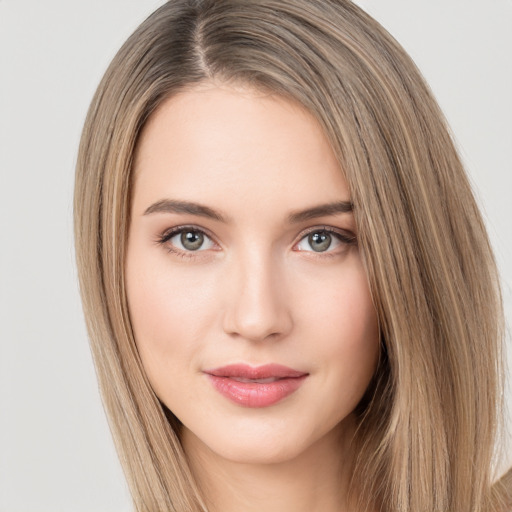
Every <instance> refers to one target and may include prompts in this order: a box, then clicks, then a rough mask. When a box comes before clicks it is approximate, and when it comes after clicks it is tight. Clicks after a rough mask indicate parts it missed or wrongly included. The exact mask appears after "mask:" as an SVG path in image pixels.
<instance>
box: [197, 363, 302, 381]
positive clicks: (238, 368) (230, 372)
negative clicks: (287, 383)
mask: <svg viewBox="0 0 512 512" xmlns="http://www.w3.org/2000/svg"><path fill="white" fill-rule="evenodd" d="M204 373H207V374H208V375H213V376H215V377H234V378H242V379H269V378H272V377H273V378H277V379H287V378H288V379H291V378H297V377H303V376H305V375H308V374H307V372H301V371H298V370H294V369H293V368H288V367H287V366H283V365H280V364H265V365H262V366H250V365H248V364H229V365H227V366H221V367H218V368H213V369H208V370H204Z"/></svg>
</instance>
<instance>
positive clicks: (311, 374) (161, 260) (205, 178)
mask: <svg viewBox="0 0 512 512" xmlns="http://www.w3.org/2000/svg"><path fill="white" fill-rule="evenodd" d="M350 201H351V198H350V193H349V190H348V187H347V183H346V182H345V179H344V178H343V175H342V172H341V170H340V168H339V166H338V164H337V162H336V160H335V157H334V154H333V152H332V150H331V149H330V146H329V143H328V141H327V140H326V138H325V136H324V134H323V132H322V130H321V129H320V127H319V125H318V124H317V122H316V121H315V120H314V119H313V117H312V116H311V115H310V114H308V113H306V112H305V111H304V110H303V109H302V108H300V107H299V106H297V105H296V104H294V103H292V102H289V101H287V100H284V99H282V98H280V97H276V96H271V95H265V94H263V93H258V92H255V91H252V90H251V89H245V88H233V87H231V86H215V85H212V84H206V85H201V86H200V87H196V88H194V89H191V90H188V91H186V92H182V93H180V94H178V95H176V96H174V97H172V98H171V99H169V100H167V101H166V102H165V103H164V104H163V105H162V106H161V107H160V108H159V109H158V110H157V112H156V113H155V114H154V115H153V116H152V117H151V119H150V121H149V123H148V124H147V126H146V127H145V129H144V132H143V135H142V138H141V141H140V145H139V148H138V153H137V157H136V162H135V181H134V193H133V204H132V218H131V225H130V232H129V243H128V253H127V261H126V280H127V293H128V302H129V308H130V314H131V319H132V323H133V329H134V333H135V338H136V342H137V346H138V349H139V352H140V356H141V358H142V362H143V365H144V368H145V371H146V372H147V375H148V378H149V380H150V382H151V385H152V387H153V389H154V391H155V393H156V394H157V395H158V397H159V399H160V400H161V401H162V402H163V403H164V404H165V405H166V406H167V407H168V408H169V409H170V410H171V411H172V412H173V413H174V414H175V415H176V416H177V417H178V418H179V419H180V420H181V422H182V423H183V425H184V433H183V435H184V437H185V439H186V440H187V442H189V443H193V444H195V446H196V448H198V447H199V449H201V447H202V448H204V449H205V450H206V451H209V452H210V453H214V454H216V455H218V456H221V457H223V458H227V459H229V460H234V461H243V462H265V461H266V462H276V461H284V460H287V459H291V458H293V457H295V456H298V455H299V454H300V453H301V452H304V451H305V450H308V449H309V448H310V447H312V446H314V445H315V444H316V443H317V442H318V441H320V440H322V439H327V438H332V439H334V438H336V436H335V435H333V433H336V432H339V431H341V430H343V425H346V424H348V422H349V420H350V416H351V413H352V411H353V410H354V408H355V407H356V405H357V404H358V402H359V401H360V399H361V397H362V396H363V394H364V392H365V390H366V388H367V386H368V384H369V381H370V379H371V377H372V375H373V373H374V370H375V367H376V362H377V358H378V346H379V336H378V327H377V320H376V313H375V310H374V307H373V304H372V300H371V298H370V293H369V289H368V284H367V280H366V275H365V271H364V269H363V265H362V262H361V257H360V254H359V251H358V247H357V239H356V237H357V233H356V226H355V223H354V218H353V214H352V212H351V211H350Z"/></svg>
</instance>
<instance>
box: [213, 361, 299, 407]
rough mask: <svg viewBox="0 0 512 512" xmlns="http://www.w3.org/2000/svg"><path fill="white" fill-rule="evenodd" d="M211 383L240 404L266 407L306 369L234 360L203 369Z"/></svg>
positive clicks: (293, 388)
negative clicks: (235, 361)
mask: <svg viewBox="0 0 512 512" xmlns="http://www.w3.org/2000/svg"><path fill="white" fill-rule="evenodd" d="M204 373H205V374H206V376H207V377H208V379H209V380H210V382H211V384H212V385H213V387H214V388H215V389H216V390H217V391H218V392H219V393H220V394H221V395H223V396H224V397H226V398H228V399H229V400H231V401H232V402H234V403H236V404H237V405H240V406H244V407H269V406H271V405H274V404H276V403H278V402H280V401H281V400H283V399H284V398H286V397H288V396H289V395H291V394H292V393H294V392H295V391H296V390H297V389H299V387H300V386H301V385H302V383H303V382H304V380H305V379H306V378H307V376H308V373H306V372H301V371H298V370H294V369H292V368H288V367H287V366H282V365H278V364H268V365H264V366H257V367H253V366H249V365H245V364H234V365H228V366H223V367H220V368H214V369H211V370H205V371H204Z"/></svg>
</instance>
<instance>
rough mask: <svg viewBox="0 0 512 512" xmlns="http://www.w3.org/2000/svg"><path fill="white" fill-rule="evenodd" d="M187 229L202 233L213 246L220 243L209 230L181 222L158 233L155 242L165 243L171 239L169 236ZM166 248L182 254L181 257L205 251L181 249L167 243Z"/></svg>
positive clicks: (171, 236) (192, 255)
mask: <svg viewBox="0 0 512 512" xmlns="http://www.w3.org/2000/svg"><path fill="white" fill-rule="evenodd" d="M187 230H189V231H196V232H198V233H202V234H203V235H204V236H205V237H207V238H208V239H209V240H211V242H212V243H213V244H214V245H215V246H217V247H220V244H219V243H218V242H217V240H216V239H215V237H214V236H213V235H212V234H211V233H210V232H209V230H207V229H205V228H202V227H199V226H195V225H193V224H183V225H180V226H174V227H172V228H168V229H166V230H165V231H163V232H162V233H161V234H160V235H158V237H157V239H156V243H157V244H159V245H167V244H168V242H169V240H171V238H173V237H174V236H176V235H179V234H180V233H182V232H183V231H187ZM167 248H168V250H169V252H172V253H175V254H179V255H182V256H183V257H194V256H197V255H198V254H199V253H201V252H205V251H201V250H198V251H183V250H182V249H180V248H179V247H175V246H172V247H171V246H170V245H168V247H167ZM209 250H212V249H209ZM213 250H217V249H213Z"/></svg>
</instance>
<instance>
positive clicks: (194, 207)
mask: <svg viewBox="0 0 512 512" xmlns="http://www.w3.org/2000/svg"><path fill="white" fill-rule="evenodd" d="M353 210H354V205H353V204H352V203H351V202H350V201H336V202H334V203H327V204H321V205H318V206H313V207H312V208H307V209H306V210H300V211H295V212H292V213H290V214H289V215H288V222H289V223H290V224H297V223H299V222H304V221H306V220H311V219H316V218H317V217H324V216H327V215H336V214H337V213H350V212H352V211H353ZM152 213H188V214H190V215H197V216H199V217H206V218H209V219H213V220H217V221H219V222H223V223H227V222H228V221H229V218H228V217H226V216H225V215H223V214H222V213H220V212H219V211H217V210H214V209H213V208H210V207H209V206H204V205H201V204H198V203H193V202H190V201H178V200H175V199H162V200H160V201H157V202H156V203H154V204H152V205H151V206H150V207H149V208H147V209H146V210H145V211H144V215H150V214H152Z"/></svg>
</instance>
